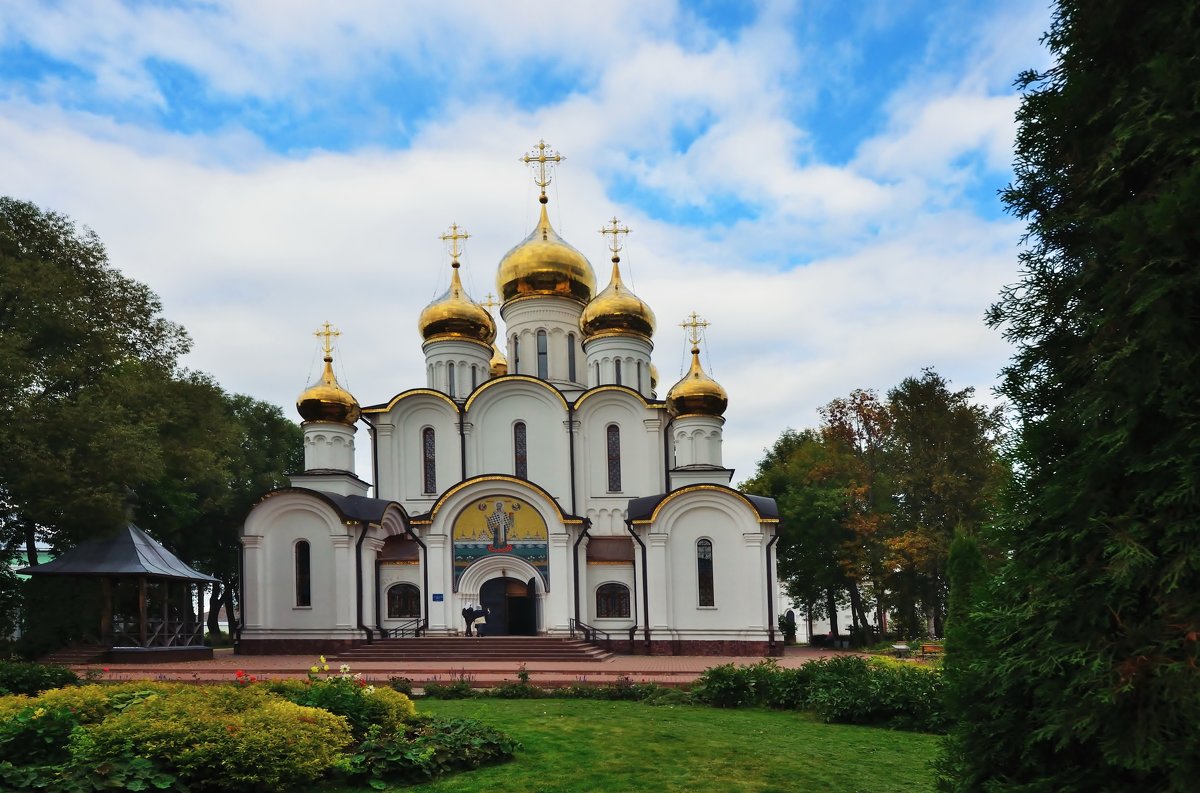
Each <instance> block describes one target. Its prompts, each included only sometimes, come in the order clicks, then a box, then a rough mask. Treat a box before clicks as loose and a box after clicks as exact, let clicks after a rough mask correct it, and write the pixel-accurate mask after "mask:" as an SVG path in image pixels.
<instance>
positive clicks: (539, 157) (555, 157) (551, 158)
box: [521, 140, 567, 204]
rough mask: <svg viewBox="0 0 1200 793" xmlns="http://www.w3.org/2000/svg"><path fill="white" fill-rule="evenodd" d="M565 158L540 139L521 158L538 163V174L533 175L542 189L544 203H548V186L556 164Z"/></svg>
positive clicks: (524, 161) (527, 161) (524, 160)
mask: <svg viewBox="0 0 1200 793" xmlns="http://www.w3.org/2000/svg"><path fill="white" fill-rule="evenodd" d="M547 150H548V151H549V152H550V153H549V154H547V153H546V152H547ZM565 159H567V158H566V157H564V156H562V155H561V154H559V153H558V152H556V151H554V150H553V149H551V148H550V147H548V146H547V145H546V141H544V140H539V141H538V142H537V145H536V146H534V147H533V150H532V151H530V152H529V153H528V154H526V155H525V156H524V157H522V158H521V162H523V163H525V164H526V165H533V164H534V163H537V166H536V168H537V175H536V176H534V177H533V183H534V184H536V185H537V186H538V187H540V188H541V189H542V203H543V204H544V203H546V187H547V186H548V185H549V184H550V180H551V179H552V178H553V177H552V174H553V171H554V166H555V165H556V164H557V163H560V162H562V161H563V160H565ZM546 163H550V165H549V166H547V165H546Z"/></svg>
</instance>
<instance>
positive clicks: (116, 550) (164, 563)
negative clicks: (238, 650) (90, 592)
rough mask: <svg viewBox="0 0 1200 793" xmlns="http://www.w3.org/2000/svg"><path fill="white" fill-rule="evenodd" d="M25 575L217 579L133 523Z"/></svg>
mask: <svg viewBox="0 0 1200 793" xmlns="http://www.w3.org/2000/svg"><path fill="white" fill-rule="evenodd" d="M17 572H19V573H24V574H25V575H74V576H146V577H147V578H165V579H170V580H173V581H206V582H215V581H216V580H217V579H215V578H213V577H212V576H210V575H205V574H204V573H201V572H200V571H199V570H195V569H193V568H191V567H189V566H188V565H186V564H184V563H183V562H181V561H180V560H179V557H177V556H176V555H175V554H173V553H171V552H170V551H168V550H167V549H166V548H164V547H163V546H161V545H159V544H158V543H157V542H155V541H154V540H153V539H151V537H150V535H148V534H146V532H144V531H142V530H141V529H139V528H138V527H137V526H135V525H133V524H132V523H130V524H127V525H126V526H124V527H123V528H121V529H119V530H118V531H117V532H116V533H115V534H112V535H110V536H108V537H103V538H99V539H95V540H88V541H87V542H82V543H80V544H79V545H77V546H75V547H74V548H72V549H71V550H69V551H67V552H66V553H64V554H62V555H61V556H59V557H58V558H57V559H54V560H53V561H50V562H46V563H45V564H39V565H35V566H33V567H25V568H22V569H21V570H18V571H17Z"/></svg>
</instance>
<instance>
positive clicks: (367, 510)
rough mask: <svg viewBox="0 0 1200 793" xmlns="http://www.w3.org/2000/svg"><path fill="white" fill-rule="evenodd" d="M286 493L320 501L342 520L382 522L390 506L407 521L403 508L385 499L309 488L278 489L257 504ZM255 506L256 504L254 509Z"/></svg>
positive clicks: (406, 514)
mask: <svg viewBox="0 0 1200 793" xmlns="http://www.w3.org/2000/svg"><path fill="white" fill-rule="evenodd" d="M288 493H296V494H298V495H303V496H312V497H313V498H317V499H320V500H321V501H324V502H325V503H326V504H328V505H329V506H331V507H333V509H334V511H336V512H337V514H338V517H340V518H341V519H342V520H353V521H366V522H367V523H379V522H380V521H381V520H383V514H384V513H385V512H387V509H388V507H390V506H395V507H396V509H398V510H400V515H401V516H402V517H403V518H404V520H405V522H407V521H408V519H409V518H408V513H406V512H405V511H404V506H403V505H401V504H400V503H399V502H396V501H389V500H388V499H386V498H368V497H367V496H343V495H341V494H339V493H326V492H325V491H323V490H313V489H312V488H310V487H280V488H277V489H275V490H272V491H271V492H269V493H267V494H266V495H264V496H263V497H262V498H261V499H259V501H258V503H259V504H261V503H262V502H263V501H265V500H266V499H268V498H273V497H275V496H281V495H285V494H288ZM257 506H258V505H257V504H256V505H255V507H257Z"/></svg>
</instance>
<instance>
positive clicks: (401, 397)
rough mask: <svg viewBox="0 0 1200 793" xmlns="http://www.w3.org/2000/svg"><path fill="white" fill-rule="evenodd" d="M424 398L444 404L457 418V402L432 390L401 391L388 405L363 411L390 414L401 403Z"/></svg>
mask: <svg viewBox="0 0 1200 793" xmlns="http://www.w3.org/2000/svg"><path fill="white" fill-rule="evenodd" d="M422 397H424V398H425V399H429V400H433V401H434V402H441V403H444V404H445V406H446V407H447V408H448V409H449V410H450V411H451V412H453V413H454V415H455V416H457V415H458V413H459V407H458V403H457V402H455V401H454V400H453V399H451V398H450V397H449V396H447V395H446V394H443V393H442V392H441V391H436V390H434V389H432V388H410V389H408V390H407V391H401V392H400V393H399V394H396V395H395V396H394V397H392V398H391V399H390V400H388V401H387V402H386V403H382V404H379V405H371V406H370V407H365V408H363V409H362V412H363V413H364V414H379V413H389V412H391V410H392V409H393V408H395V407H396V406H397V405H399V404H400V403H401V402H407V401H408V400H413V399H417V400H420V399H421V398H422ZM368 420H369V419H368Z"/></svg>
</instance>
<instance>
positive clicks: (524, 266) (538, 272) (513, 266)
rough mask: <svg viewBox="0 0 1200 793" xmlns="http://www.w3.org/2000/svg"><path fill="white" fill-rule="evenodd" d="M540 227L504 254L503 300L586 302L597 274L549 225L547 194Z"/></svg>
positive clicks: (500, 275) (500, 278) (498, 286)
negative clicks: (527, 297) (546, 298)
mask: <svg viewBox="0 0 1200 793" xmlns="http://www.w3.org/2000/svg"><path fill="white" fill-rule="evenodd" d="M539 200H540V201H541V202H542V217H541V220H539V221H538V225H537V228H535V229H534V230H533V232H532V233H531V234H530V235H529V236H528V237H526V238H525V239H524V240H523V241H522V242H521V243H519V244H518V245H517V246H516V247H515V248H513V249H512V250H510V251H509V252H508V253H506V254H504V258H503V259H501V260H500V269H499V270H498V271H497V272H496V289H497V291H499V293H500V299H501V300H503V301H505V302H508V301H509V300H512V299H514V298H518V297H524V296H525V295H559V296H561V297H569V298H572V299H574V300H578V301H579V302H580V303H587V302H588V301H589V300H591V299H592V295H593V294H595V293H596V274H595V273H594V272H593V271H592V265H591V264H590V263H589V262H588V260H587V258H586V257H585V256H584V255H583V254H582V253H580V252H579V251H577V250H575V249H574V248H573V247H571V246H570V245H569V244H567V243H566V241H564V240H563V238H562V237H560V236H558V233H557V232H556V231H555V230H554V228H553V227H551V225H550V217H549V216H548V215H547V214H546V197H545V196H542V197H541V198H540V199H539Z"/></svg>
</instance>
